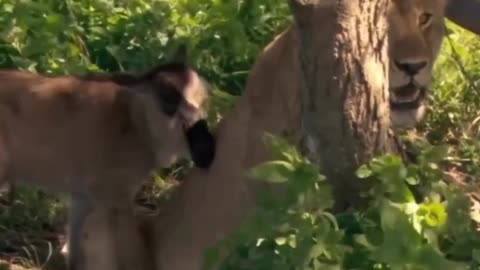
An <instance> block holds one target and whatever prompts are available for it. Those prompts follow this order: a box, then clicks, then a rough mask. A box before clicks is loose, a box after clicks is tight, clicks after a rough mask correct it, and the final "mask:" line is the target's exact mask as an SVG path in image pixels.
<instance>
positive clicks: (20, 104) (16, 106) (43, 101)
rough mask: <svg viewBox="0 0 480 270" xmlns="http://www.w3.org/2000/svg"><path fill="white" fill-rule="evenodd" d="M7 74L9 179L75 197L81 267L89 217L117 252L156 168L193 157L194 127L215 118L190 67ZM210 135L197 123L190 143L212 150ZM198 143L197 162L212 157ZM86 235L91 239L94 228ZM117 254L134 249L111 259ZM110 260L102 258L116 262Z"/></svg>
mask: <svg viewBox="0 0 480 270" xmlns="http://www.w3.org/2000/svg"><path fill="white" fill-rule="evenodd" d="M0 81H1V82H2V83H1V85H0V183H2V182H7V181H8V182H13V183H24V184H34V185H37V186H41V187H45V188H47V189H48V190H49V191H56V192H68V193H70V194H72V198H73V200H72V207H71V211H72V216H71V224H72V225H71V227H70V229H71V231H70V233H71V235H72V237H73V238H72V239H71V241H69V244H70V245H72V246H73V247H74V249H75V251H73V252H71V253H74V254H70V255H71V256H73V259H72V260H73V263H71V266H72V267H75V269H82V267H83V263H84V262H83V259H84V258H83V256H80V255H78V254H76V253H77V252H79V250H80V249H79V247H78V245H79V244H80V243H79V242H80V240H79V236H80V235H81V234H82V232H83V226H84V224H85V225H86V226H87V228H91V227H92V226H93V227H94V228H95V230H97V231H101V232H103V233H104V235H101V236H99V235H97V236H94V237H95V238H96V239H101V238H102V237H103V239H106V240H105V241H106V242H104V245H109V246H110V247H111V249H112V251H113V246H115V244H114V243H112V242H113V240H115V239H118V235H117V233H118V234H120V235H121V233H122V230H127V231H128V230H129V228H128V227H126V229H123V227H121V226H120V225H122V226H123V224H126V225H125V226H127V225H128V224H129V223H128V222H129V221H131V220H135V219H134V218H130V217H131V216H133V212H132V211H131V209H130V208H131V203H132V199H133V194H134V193H135V192H136V191H137V187H138V186H139V185H140V184H141V182H142V181H143V180H145V179H146V178H147V177H148V176H149V173H151V171H152V170H153V169H155V168H161V167H167V166H169V165H170V164H171V163H172V162H174V161H175V160H176V159H177V158H178V157H182V156H185V157H186V156H187V155H188V150H187V149H188V148H190V150H192V148H191V145H189V144H188V143H187V135H186V134H187V133H188V132H189V130H190V128H191V127H193V126H194V124H196V123H198V122H197V121H199V120H203V119H204V118H205V117H206V109H207V108H206V107H205V106H206V104H207V103H206V100H207V97H208V95H207V92H206V89H204V85H203V83H202V82H201V81H200V78H199V76H198V75H197V74H196V73H195V72H194V71H193V70H191V69H187V68H186V67H184V66H180V68H178V67H175V65H174V66H173V67H172V66H167V67H165V66H161V67H159V68H156V69H153V70H151V71H149V72H147V73H144V74H103V75H98V74H97V75H87V76H83V77H75V76H64V77H46V76H42V75H37V74H33V73H28V72H23V71H0ZM202 132H203V133H202ZM207 132H208V130H207V131H206V130H205V129H202V130H200V131H198V129H196V133H195V134H193V135H191V136H190V138H189V140H190V142H191V141H192V140H193V143H196V145H202V142H204V140H205V138H206V141H207V142H208V144H207V145H208V147H213V146H214V144H212V138H211V137H210V136H211V135H209V134H205V133H207ZM199 134H200V139H197V137H198V135H199ZM195 140H197V141H195ZM198 149H199V151H200V152H201V153H200V154H198V153H197V155H194V156H195V157H197V159H199V157H200V158H203V157H202V154H203V153H204V152H205V150H207V154H209V153H208V151H209V149H208V148H205V147H203V148H198V147H197V148H195V149H194V150H192V151H196V150H198ZM213 151H214V149H213V150H212V153H213ZM192 154H193V152H192ZM210 158H212V157H211V155H207V160H201V162H202V166H204V165H208V164H209V163H210V162H211V160H209V159H210ZM126 216H128V217H129V218H126V219H125V220H123V219H124V217H126ZM98 217H100V219H98ZM102 219H105V220H103V221H104V222H103V223H98V222H102ZM97 223H98V226H97V225H96V224H97ZM116 224H117V225H116ZM95 226H97V227H95ZM102 226H104V228H105V230H103V231H102V230H99V228H101V227H102ZM108 226H114V227H116V228H119V229H118V230H117V231H111V230H108V229H107V228H110V227H108ZM110 234H111V235H110ZM83 235H84V236H85V237H86V239H85V240H88V238H89V233H88V232H86V233H85V234H83ZM132 241H135V239H133V238H132ZM87 242H88V241H87ZM138 250H140V248H139V249H138ZM88 252H89V251H87V253H88ZM117 255H125V254H115V253H112V255H111V256H117ZM80 257H82V258H80ZM104 257H105V256H100V257H99V258H98V259H99V260H100V259H101V260H104V261H106V260H107V259H108V260H109V261H110V257H108V258H107V259H106V258H104ZM91 259H95V258H91ZM97 261H98V260H97ZM104 261H103V262H102V263H104ZM100 265H101V264H100Z"/></svg>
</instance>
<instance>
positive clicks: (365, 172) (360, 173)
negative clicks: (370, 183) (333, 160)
mask: <svg viewBox="0 0 480 270" xmlns="http://www.w3.org/2000/svg"><path fill="white" fill-rule="evenodd" d="M356 174H357V177H358V178H360V179H365V178H368V177H370V176H371V175H372V174H373V172H372V170H370V168H368V166H367V165H362V166H360V168H358V170H357V172H356Z"/></svg>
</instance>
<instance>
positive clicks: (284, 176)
mask: <svg viewBox="0 0 480 270" xmlns="http://www.w3.org/2000/svg"><path fill="white" fill-rule="evenodd" d="M294 170H295V168H294V167H293V166H292V164H290V163H288V162H286V161H281V160H276V161H269V162H265V163H262V164H260V165H258V166H256V167H254V168H252V169H250V171H249V172H248V176H249V177H251V178H253V179H257V180H262V181H266V182H269V183H285V182H287V181H288V180H289V179H290V178H291V177H292V174H293V172H294Z"/></svg>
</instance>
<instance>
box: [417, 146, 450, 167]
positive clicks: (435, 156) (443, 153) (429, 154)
mask: <svg viewBox="0 0 480 270" xmlns="http://www.w3.org/2000/svg"><path fill="white" fill-rule="evenodd" d="M448 150H449V147H448V146H446V145H437V146H432V147H431V148H430V149H428V150H426V151H425V152H424V153H423V155H422V156H423V161H424V162H426V163H436V162H440V161H442V160H444V159H445V158H446V157H447V155H448Z"/></svg>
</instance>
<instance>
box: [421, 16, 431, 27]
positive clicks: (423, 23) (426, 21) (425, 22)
mask: <svg viewBox="0 0 480 270" xmlns="http://www.w3.org/2000/svg"><path fill="white" fill-rule="evenodd" d="M431 20H432V14H431V13H426V12H425V13H422V14H421V15H420V17H419V18H418V23H419V24H420V26H422V27H425V26H427V25H428V24H429V23H430V21H431Z"/></svg>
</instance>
